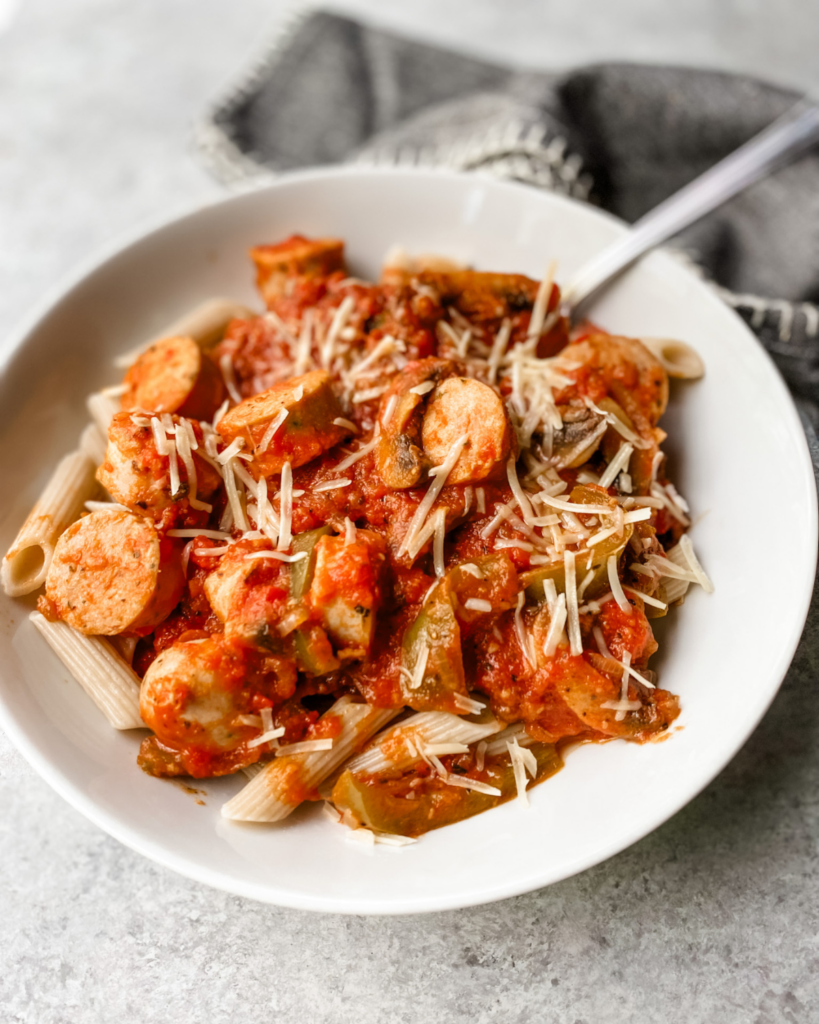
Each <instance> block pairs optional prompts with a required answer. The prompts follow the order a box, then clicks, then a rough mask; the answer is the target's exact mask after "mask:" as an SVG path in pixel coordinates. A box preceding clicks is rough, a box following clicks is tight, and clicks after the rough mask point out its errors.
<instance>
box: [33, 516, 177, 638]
mask: <svg viewBox="0 0 819 1024" xmlns="http://www.w3.org/2000/svg"><path fill="white" fill-rule="evenodd" d="M184 586H185V577H184V574H183V572H182V561H181V545H180V544H178V543H176V542H174V541H172V540H171V539H169V538H168V537H165V536H163V535H162V534H160V533H159V532H158V531H157V529H156V527H155V526H154V524H153V523H152V522H151V520H150V519H146V518H145V517H144V516H139V515H135V514H134V513H132V512H120V511H114V512H92V513H91V514H90V515H88V516H85V518H83V519H79V520H78V521H77V522H76V523H74V524H73V525H72V526H69V528H68V529H67V530H66V531H65V533H64V534H63V535H62V536H61V537H60V539H59V541H58V542H57V547H56V549H55V551H54V558H53V560H52V562H51V567H50V569H49V571H48V576H47V578H46V599H47V601H48V602H49V604H50V611H51V612H53V614H55V615H56V616H57V618H60V619H62V620H63V622H67V623H68V625H69V626H73V627H74V629H77V630H79V632H80V633H85V634H88V635H91V636H93V635H101V636H113V635H114V634H116V633H126V632H127V633H129V634H132V635H143V636H144V635H146V634H147V633H150V632H151V631H152V630H153V629H154V628H155V627H156V626H157V625H158V624H159V623H160V622H162V621H163V619H165V618H166V617H167V616H168V615H169V614H170V612H171V611H172V610H173V608H174V607H175V606H176V605H177V604H178V602H179V599H180V598H181V596H182V591H183V589H184Z"/></svg>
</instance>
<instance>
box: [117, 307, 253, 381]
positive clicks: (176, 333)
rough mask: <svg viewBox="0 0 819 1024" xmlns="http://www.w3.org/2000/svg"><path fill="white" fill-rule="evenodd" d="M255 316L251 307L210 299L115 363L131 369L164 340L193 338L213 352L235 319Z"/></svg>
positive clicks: (201, 346)
mask: <svg viewBox="0 0 819 1024" xmlns="http://www.w3.org/2000/svg"><path fill="white" fill-rule="evenodd" d="M251 316H255V314H254V313H253V311H252V310H250V309H248V308H247V306H242V305H240V304H239V303H238V302H232V301H231V300H230V299H207V301H205V302H203V303H201V304H200V305H198V306H194V308H193V309H191V310H189V311H188V312H187V313H185V314H184V316H181V317H179V319H178V320H174V322H173V323H172V324H169V325H168V326H167V327H166V328H165V330H164V331H160V332H159V333H158V334H157V335H156V336H155V337H153V338H151V339H150V341H147V342H146V343H145V344H144V345H140V346H139V347H138V348H134V349H131V351H130V352H126V353H125V354H124V355H122V356H119V357H118V358H117V359H116V360H115V361H114V365H115V366H118V367H128V366H130V365H131V363H133V362H134V360H135V359H136V358H137V357H138V356H140V355H141V354H142V353H143V352H144V351H145V349H147V348H150V346H151V345H153V344H154V343H155V342H157V341H161V340H162V339H163V338H173V337H187V338H193V340H194V341H195V342H196V344H197V345H199V347H200V348H202V349H209V348H213V346H214V345H216V344H217V342H219V341H221V339H222V335H223V334H224V333H225V328H226V327H227V325H228V324H229V323H230V321H231V320H233V319H235V318H240V319H244V318H245V317H251Z"/></svg>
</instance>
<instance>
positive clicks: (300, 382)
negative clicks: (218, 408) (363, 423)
mask: <svg viewBox="0 0 819 1024" xmlns="http://www.w3.org/2000/svg"><path fill="white" fill-rule="evenodd" d="M282 412H286V414H287V415H286V416H285V418H284V420H283V421H282V422H281V423H280V425H279V426H278V427H277V429H276V430H275V431H274V432H273V434H272V436H268V433H267V431H268V427H270V425H271V424H272V423H273V421H274V420H276V419H277V418H279V417H280V416H281V414H282ZM342 416H343V413H342V409H341V406H340V405H339V402H338V399H337V398H336V395H335V392H334V391H333V388H332V384H331V378H330V375H329V373H325V372H324V370H313V371H312V372H311V373H305V374H304V375H303V376H301V377H292V378H291V379H290V380H287V381H283V382H282V383H281V384H276V385H275V386H274V387H272V388H270V390H269V391H263V392H262V393H261V394H260V395H253V396H252V397H251V398H246V399H245V400H244V401H243V402H240V403H239V404H238V405H237V406H236V407H235V408H234V409H231V410H230V411H229V412H228V413H226V414H225V415H224V416H223V417H222V419H221V420H219V426H218V428H217V429H218V431H219V433H220V434H221V436H222V438H223V439H224V441H225V444H229V443H230V442H231V441H233V440H234V439H235V438H237V437H241V438H242V439H243V440H244V442H245V445H246V446H247V447H246V450H247V451H252V452H253V453H254V460H253V462H251V463H249V464H248V465H249V468H250V469H251V471H252V472H254V473H255V474H256V475H260V476H271V475H272V474H274V473H280V472H281V471H282V467H283V466H284V464H285V462H289V463H290V465H291V467H292V468H293V469H295V468H296V467H297V466H303V465H304V464H305V463H307V462H310V461H311V460H312V459H315V458H316V457H317V456H319V455H321V454H322V453H324V452H326V451H329V449H330V448H332V447H333V446H334V445H337V444H338V443H339V441H341V440H342V439H343V438H344V437H346V436H347V434H348V431H347V429H346V428H345V427H343V426H338V425H337V424H336V423H335V422H334V421H335V420H336V419H338V418H340V417H342ZM263 442H264V445H263V447H262V443H263Z"/></svg>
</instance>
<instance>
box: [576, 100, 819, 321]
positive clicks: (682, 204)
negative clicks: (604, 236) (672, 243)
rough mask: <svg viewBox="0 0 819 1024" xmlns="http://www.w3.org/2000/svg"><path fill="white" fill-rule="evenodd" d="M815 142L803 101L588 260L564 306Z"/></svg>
mask: <svg viewBox="0 0 819 1024" xmlns="http://www.w3.org/2000/svg"><path fill="white" fill-rule="evenodd" d="M817 141H819V107H816V106H814V105H813V104H811V103H808V102H807V101H805V100H801V101H800V102H799V103H797V104H795V106H793V107H791V109H790V110H788V111H787V112H786V113H785V114H783V115H782V116H781V117H780V118H778V119H777V120H776V121H774V122H773V123H772V124H770V125H769V126H768V127H767V128H765V129H764V130H763V131H761V132H760V133H759V134H758V135H755V136H754V137H753V138H752V139H750V140H749V141H748V142H746V143H745V144H744V145H743V146H740V148H739V149H737V150H735V151H734V152H733V153H731V154H729V155H728V156H727V157H725V159H724V160H721V161H720V162H719V163H718V164H715V165H714V166H713V167H711V168H709V170H707V171H706V172H705V173H704V174H701V175H700V176H699V177H698V178H695V179H694V180H693V181H692V182H689V184H687V185H685V186H683V188H681V189H680V190H679V192H675V193H674V195H672V196H669V198H668V199H666V200H664V201H663V202H662V203H660V205H659V206H656V207H655V208H654V209H653V210H651V211H650V212H649V213H647V214H646V215H645V216H644V217H641V218H640V219H639V220H638V221H635V223H634V224H633V225H632V227H631V230H630V231H629V232H628V234H626V235H624V236H623V237H622V238H620V239H618V240H617V241H616V242H614V243H613V244H612V245H610V246H607V247H606V248H605V249H603V251H602V252H600V253H598V254H597V255H596V256H594V257H593V258H592V259H591V260H589V261H588V262H587V263H586V264H585V265H584V266H582V267H581V268H580V270H579V271H578V272H577V273H576V274H575V275H574V277H573V278H571V280H570V281H569V282H568V284H567V286H566V288H565V289H564V291H563V304H564V309H565V310H566V311H567V312H568V313H569V315H572V316H573V315H574V314H575V313H576V312H577V310H578V308H579V307H580V305H581V304H583V303H585V302H586V301H587V300H588V299H590V298H591V297H592V296H593V295H594V294H595V293H596V292H597V291H598V290H599V289H600V288H602V287H603V285H605V284H607V283H608V282H609V281H610V280H612V279H613V278H615V277H616V276H617V275H618V274H620V273H621V272H622V271H623V270H625V269H626V268H627V267H629V266H630V265H631V264H632V263H633V262H634V261H635V260H636V259H637V258H638V257H640V256H642V255H643V253H645V252H648V250H649V249H653V248H654V247H655V246H657V245H660V244H661V243H662V242H665V241H667V239H669V238H671V237H673V236H674V235H676V234H677V233H678V232H679V231H682V230H683V228H686V227H688V226H689V225H690V224H693V223H695V222H696V221H698V220H699V219H700V218H701V217H704V216H705V214H706V213H710V212H711V210H714V209H716V208H717V207H718V206H721V205H722V204H723V203H724V202H725V201H726V200H728V199H730V198H731V197H732V196H735V195H736V194H737V193H738V192H741V191H742V190H743V189H745V188H747V187H748V186H749V185H752V184H753V183H754V182H755V181H757V180H758V179H759V178H761V177H762V176H763V175H765V174H767V173H768V172H769V171H771V170H772V169H774V168H775V167H777V166H778V165H779V164H781V163H784V162H786V158H789V157H794V156H796V155H797V154H799V153H801V152H802V151H803V150H805V149H808V148H809V147H810V146H811V145H813V144H814V143H815V142H817Z"/></svg>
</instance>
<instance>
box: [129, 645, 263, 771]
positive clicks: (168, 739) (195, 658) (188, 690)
mask: <svg viewBox="0 0 819 1024" xmlns="http://www.w3.org/2000/svg"><path fill="white" fill-rule="evenodd" d="M247 679H248V660H247V653H246V651H244V650H243V648H242V647H241V646H240V645H238V644H233V643H231V642H230V641H229V640H225V638H224V637H221V636H213V637H210V638H209V639H205V640H189V641H185V642H182V643H179V642H177V643H175V644H173V646H171V647H169V648H167V650H164V651H163V652H162V653H161V654H160V655H159V657H158V658H157V659H156V661H154V662H153V664H152V665H151V666H150V668H149V669H148V671H147V672H146V673H145V677H144V679H143V680H142V687H141V689H140V694H139V710H140V714H141V715H142V720H143V721H144V722H145V724H146V725H147V726H148V728H150V729H153V731H154V733H155V734H156V736H157V737H158V739H159V740H160V741H161V742H162V743H165V744H167V745H168V746H170V747H172V748H179V747H195V748H198V749H200V750H201V749H204V750H207V751H210V752H212V753H220V752H224V751H226V750H231V749H235V748H236V747H238V746H239V745H241V744H242V743H244V742H246V741H247V740H249V739H251V738H252V737H253V736H256V735H258V733H259V730H258V727H255V726H253V725H248V724H245V723H243V722H242V721H241V718H240V715H241V713H242V712H246V711H249V710H250V708H249V707H245V706H239V705H240V704H242V705H245V704H247V703H249V702H248V701H247V699H245V700H242V697H243V692H242V691H243V687H246V686H247Z"/></svg>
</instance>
